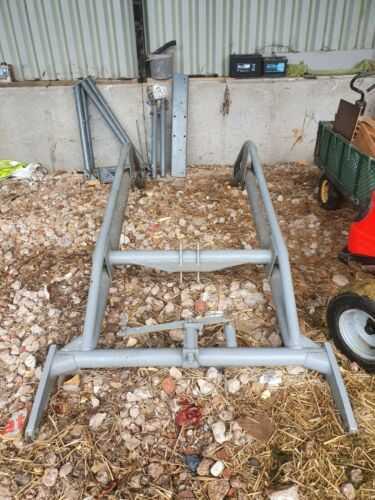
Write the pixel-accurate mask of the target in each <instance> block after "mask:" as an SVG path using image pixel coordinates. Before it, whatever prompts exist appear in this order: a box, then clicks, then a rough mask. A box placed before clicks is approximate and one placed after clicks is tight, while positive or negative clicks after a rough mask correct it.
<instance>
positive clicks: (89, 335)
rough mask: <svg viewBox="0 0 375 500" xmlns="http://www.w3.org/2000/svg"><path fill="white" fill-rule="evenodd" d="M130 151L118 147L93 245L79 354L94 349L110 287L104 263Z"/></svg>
mask: <svg viewBox="0 0 375 500" xmlns="http://www.w3.org/2000/svg"><path fill="white" fill-rule="evenodd" d="M130 148H131V146H130V145H128V144H125V145H124V146H123V147H122V150H121V154H120V160H119V163H118V167H117V169H116V174H115V178H114V180H113V184H112V189H111V192H110V195H109V198H108V204H107V208H106V211H105V214H104V219H103V224H102V227H101V230H100V233H99V237H98V240H97V242H96V245H95V250H94V254H93V259H92V271H91V278H90V289H89V296H88V300H87V306H86V316H85V323H84V328H83V343H82V349H83V350H92V349H95V347H96V344H97V341H98V337H99V333H100V329H101V325H102V321H103V316H104V311H105V307H106V302H107V297H108V291H109V287H110V283H111V269H110V268H111V266H110V264H109V262H108V252H109V251H111V250H115V249H118V245H119V239H120V234H121V227H122V221H123V216H124V212H125V209H126V205H127V201H128V194H129V189H130V177H131V168H130V167H131V165H130V164H129V160H130Z"/></svg>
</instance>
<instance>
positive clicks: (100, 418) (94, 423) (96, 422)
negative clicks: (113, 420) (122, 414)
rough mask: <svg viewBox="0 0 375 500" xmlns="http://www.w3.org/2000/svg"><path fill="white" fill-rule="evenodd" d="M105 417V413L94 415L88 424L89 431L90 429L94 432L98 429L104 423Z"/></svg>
mask: <svg viewBox="0 0 375 500" xmlns="http://www.w3.org/2000/svg"><path fill="white" fill-rule="evenodd" d="M106 416H107V414H106V413H96V414H95V415H93V416H92V417H91V418H90V422H89V427H90V429H92V430H94V431H95V430H97V429H99V427H100V426H101V425H102V423H103V422H104V420H105V418H106Z"/></svg>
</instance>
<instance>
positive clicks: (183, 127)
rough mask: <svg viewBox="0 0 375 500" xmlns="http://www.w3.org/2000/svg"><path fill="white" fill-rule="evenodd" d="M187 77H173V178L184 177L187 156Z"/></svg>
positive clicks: (177, 74) (180, 75) (175, 75)
mask: <svg viewBox="0 0 375 500" xmlns="http://www.w3.org/2000/svg"><path fill="white" fill-rule="evenodd" d="M188 93H189V77H188V76H186V75H183V74H182V73H175V74H174V75H173V103H172V167H171V174H172V176H174V177H185V175H186V156H187V147H186V144H187V119H188Z"/></svg>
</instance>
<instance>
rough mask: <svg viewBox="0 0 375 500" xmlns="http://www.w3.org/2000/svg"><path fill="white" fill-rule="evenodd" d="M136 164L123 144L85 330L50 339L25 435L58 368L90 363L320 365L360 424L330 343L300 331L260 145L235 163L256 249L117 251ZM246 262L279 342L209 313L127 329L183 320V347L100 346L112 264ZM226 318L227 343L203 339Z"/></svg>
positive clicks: (219, 265)
mask: <svg viewBox="0 0 375 500" xmlns="http://www.w3.org/2000/svg"><path fill="white" fill-rule="evenodd" d="M134 168H135V153H134V149H133V146H132V145H131V144H125V145H124V146H123V148H122V151H121V155H120V160H119V163H118V166H117V169H116V174H115V178H114V181H113V185H112V190H111V192H110V195H109V198H108V204H107V207H106V211H105V214H104V219H103V224H102V227H101V231H100V234H99V237H98V240H97V243H96V247H95V251H94V254H93V261H92V272H91V280H90V288H89V294H88V301H87V307H86V317H85V321H84V328H83V334H82V336H79V337H77V338H75V339H73V340H72V341H71V342H69V343H68V344H67V345H66V346H65V347H63V348H62V349H57V346H55V345H51V346H50V347H49V350H48V355H47V359H46V362H45V365H44V368H43V372H42V377H41V380H40V383H39V386H38V389H37V392H36V395H35V399H34V403H33V407H32V410H31V413H30V417H29V420H28V423H27V426H26V431H25V432H26V436H27V437H28V438H35V437H36V434H37V432H38V428H39V425H40V422H41V419H42V415H43V411H44V409H45V408H46V406H47V404H48V399H49V396H50V394H51V392H52V390H53V388H54V386H55V384H56V380H57V378H58V377H60V376H66V375H71V374H74V373H76V372H78V371H79V370H81V369H84V368H89V369H96V368H131V367H151V366H154V367H156V366H158V367H171V366H178V367H183V368H199V367H211V366H215V367H220V368H223V367H249V366H264V367H266V366H288V365H300V366H303V367H305V368H309V369H311V370H316V371H317V372H319V373H322V374H323V375H324V376H325V377H326V379H327V381H328V382H329V384H330V387H331V390H332V393H333V397H334V399H335V402H336V405H337V407H338V410H339V411H340V413H341V417H342V419H343V422H344V424H345V427H346V429H347V430H348V431H349V432H356V431H357V423H356V421H355V418H354V415H353V411H352V407H351V404H350V401H349V397H348V394H347V391H346V388H345V385H344V382H343V379H342V377H341V374H340V370H339V367H338V365H337V362H336V359H335V356H334V353H333V350H332V347H331V345H330V344H329V343H324V344H318V343H316V342H313V341H311V340H310V339H308V338H307V337H305V336H304V335H302V334H301V332H300V328H299V323H298V317H297V310H296V303H295V297H294V289H293V283H292V277H291V272H290V266H289V258H288V252H287V249H286V245H285V243H284V240H283V237H282V234H281V231H280V227H279V225H278V222H277V218H276V214H275V211H274V209H273V206H272V202H271V198H270V195H269V192H268V189H267V184H266V181H265V178H264V175H263V170H262V166H261V164H260V161H259V158H258V154H257V149H256V147H255V145H254V144H253V143H252V142H251V141H248V142H245V143H244V145H243V146H242V148H241V151H240V153H239V155H238V157H237V160H236V162H235V165H234V179H235V181H236V182H237V183H238V184H241V185H243V186H244V187H245V188H246V191H247V194H248V200H249V204H250V207H251V211H252V214H253V217H254V221H255V226H256V232H257V239H258V242H259V244H260V247H261V248H260V249H258V250H245V249H228V250H202V251H200V250H199V248H198V249H197V250H182V249H179V250H166V251H160V250H155V251H154V250H129V251H120V250H119V241H120V235H121V229H122V224H123V220H124V215H125V210H126V206H127V201H128V194H129V190H130V186H131V181H132V177H133V175H134ZM244 264H257V265H263V266H264V267H265V270H266V272H267V274H268V277H269V280H270V284H271V289H272V297H273V302H274V305H275V308H276V313H277V318H278V324H279V328H280V334H281V338H282V343H283V346H282V347H277V348H273V347H237V341H236V332H235V329H234V327H233V325H232V324H231V322H230V321H229V320H227V319H225V318H223V317H222V316H215V315H211V316H206V317H204V318H202V319H192V320H187V321H180V322H174V323H166V324H162V325H155V326H154V325H153V326H151V327H150V326H144V327H138V328H129V329H128V330H127V331H126V332H125V335H129V334H131V335H137V334H146V333H150V332H153V331H162V330H167V329H172V328H176V327H177V328H182V329H183V330H184V339H183V342H182V346H181V347H180V348H135V347H130V348H126V349H98V348H97V343H98V338H99V334H100V331H101V325H102V322H103V317H104V312H105V308H106V302H107V297H108V291H109V288H110V283H111V278H112V269H113V267H114V266H124V265H137V266H144V267H150V268H154V269H159V270H162V271H167V272H178V273H182V272H197V273H199V272H213V271H217V270H220V269H225V268H229V267H234V266H238V265H244ZM212 323H221V324H223V325H224V335H225V346H223V347H200V346H199V345H198V334H199V332H200V331H201V330H202V329H203V328H204V326H205V324H212Z"/></svg>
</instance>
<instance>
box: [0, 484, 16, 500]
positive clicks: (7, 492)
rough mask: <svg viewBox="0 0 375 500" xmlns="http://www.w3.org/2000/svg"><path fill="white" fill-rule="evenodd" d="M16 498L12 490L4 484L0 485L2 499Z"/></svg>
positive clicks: (10, 499)
mask: <svg viewBox="0 0 375 500" xmlns="http://www.w3.org/2000/svg"><path fill="white" fill-rule="evenodd" d="M12 498H14V496H13V495H11V493H10V490H9V489H8V488H7V487H6V486H3V485H0V499H1V500H12Z"/></svg>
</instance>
